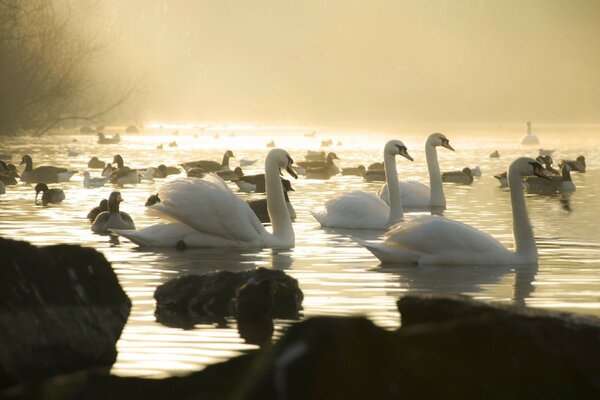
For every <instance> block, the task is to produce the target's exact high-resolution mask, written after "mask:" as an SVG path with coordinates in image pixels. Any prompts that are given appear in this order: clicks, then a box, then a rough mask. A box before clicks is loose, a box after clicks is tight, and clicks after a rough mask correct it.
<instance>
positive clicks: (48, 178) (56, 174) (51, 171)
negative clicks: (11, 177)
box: [21, 155, 76, 183]
mask: <svg viewBox="0 0 600 400" xmlns="http://www.w3.org/2000/svg"><path fill="white" fill-rule="evenodd" d="M21 164H25V170H24V171H23V172H22V173H21V181H23V182H27V183H36V182H39V183H58V182H67V181H68V180H69V179H71V177H72V176H73V175H74V174H75V172H76V171H69V170H68V169H66V168H60V167H51V166H42V167H37V168H35V169H33V160H32V159H31V156H29V155H24V156H23V158H22V159H21Z"/></svg>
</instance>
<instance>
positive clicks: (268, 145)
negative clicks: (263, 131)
mask: <svg viewBox="0 0 600 400" xmlns="http://www.w3.org/2000/svg"><path fill="white" fill-rule="evenodd" d="M273 147H275V142H274V141H272V140H271V141H270V142H269V143H267V148H273Z"/></svg>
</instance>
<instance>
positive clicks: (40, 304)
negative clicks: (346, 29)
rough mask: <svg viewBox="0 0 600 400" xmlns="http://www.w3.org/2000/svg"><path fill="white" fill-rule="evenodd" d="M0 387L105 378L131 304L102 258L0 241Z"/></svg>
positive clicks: (74, 249)
mask: <svg viewBox="0 0 600 400" xmlns="http://www.w3.org/2000/svg"><path fill="white" fill-rule="evenodd" d="M0 254H1V255H2V263H1V265H0V387H7V386H11V385H14V384H15V383H25V384H27V383H29V382H33V381H37V380H41V379H45V378H48V377H52V376H55V375H59V374H64V373H68V372H73V371H79V370H84V369H97V368H100V369H103V370H106V371H107V370H108V368H110V366H111V365H112V364H113V363H114V362H115V360H116V356H117V351H116V348H115V345H116V342H117V340H118V339H119V336H120V335H121V331H122V329H123V326H124V325H125V321H126V320H127V317H128V315H129V310H130V308H131V302H130V300H129V298H128V297H127V295H126V294H125V292H124V291H123V289H122V288H121V286H120V285H119V282H118V281H117V277H116V275H115V273H114V271H113V270H112V267H111V266H110V263H109V262H108V261H106V259H105V258H104V256H103V255H102V254H101V253H99V252H97V251H96V250H93V249H90V248H84V247H80V246H74V245H57V246H48V247H36V246H33V245H31V244H29V243H27V242H21V241H14V240H9V239H3V238H0Z"/></svg>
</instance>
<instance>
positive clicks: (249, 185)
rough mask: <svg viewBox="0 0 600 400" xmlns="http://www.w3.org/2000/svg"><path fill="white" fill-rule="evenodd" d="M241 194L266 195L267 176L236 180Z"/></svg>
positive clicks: (247, 176) (261, 175) (249, 176)
mask: <svg viewBox="0 0 600 400" xmlns="http://www.w3.org/2000/svg"><path fill="white" fill-rule="evenodd" d="M233 183H235V184H236V185H237V187H238V188H239V189H240V191H241V192H246V193H252V192H255V193H265V174H257V175H244V176H240V177H239V178H238V179H236V180H234V181H233Z"/></svg>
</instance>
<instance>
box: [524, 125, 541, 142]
mask: <svg viewBox="0 0 600 400" xmlns="http://www.w3.org/2000/svg"><path fill="white" fill-rule="evenodd" d="M539 143H540V140H539V139H538V137H537V136H535V135H534V134H533V133H531V122H529V121H527V135H525V137H523V140H521V144H524V145H532V144H539Z"/></svg>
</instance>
